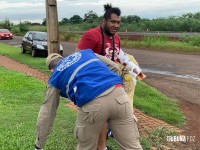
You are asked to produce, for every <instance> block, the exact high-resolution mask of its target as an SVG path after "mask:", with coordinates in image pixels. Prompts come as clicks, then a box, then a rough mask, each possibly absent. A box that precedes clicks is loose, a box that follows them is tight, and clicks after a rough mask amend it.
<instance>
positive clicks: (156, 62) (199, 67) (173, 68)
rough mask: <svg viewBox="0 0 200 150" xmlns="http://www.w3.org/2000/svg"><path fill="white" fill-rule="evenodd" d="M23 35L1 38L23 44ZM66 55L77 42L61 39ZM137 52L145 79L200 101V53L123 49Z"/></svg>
mask: <svg viewBox="0 0 200 150" xmlns="http://www.w3.org/2000/svg"><path fill="white" fill-rule="evenodd" d="M21 39H22V37H19V36H14V39H13V40H1V41H0V42H1V43H6V44H10V45H14V46H17V47H20V45H21ZM61 44H62V45H63V48H64V55H68V54H71V53H73V51H74V49H75V47H76V43H68V42H61ZM124 51H125V52H127V53H130V54H132V55H134V56H135V58H136V59H137V60H138V62H139V64H140V66H141V68H142V69H143V71H144V73H145V74H147V76H148V77H147V78H146V79H145V82H146V83H148V84H149V85H151V86H153V87H155V88H157V89H158V90H159V91H161V92H162V93H164V94H166V95H168V96H170V97H172V98H176V99H179V100H184V101H188V102H190V103H194V104H199V105H200V55H186V54H172V53H165V52H153V51H148V50H136V49H124Z"/></svg>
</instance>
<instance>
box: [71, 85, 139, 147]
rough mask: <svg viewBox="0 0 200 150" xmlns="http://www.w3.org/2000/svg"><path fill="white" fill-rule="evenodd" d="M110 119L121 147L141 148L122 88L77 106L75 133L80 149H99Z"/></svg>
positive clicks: (135, 125) (133, 118) (132, 116)
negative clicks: (98, 143) (105, 126)
mask: <svg viewBox="0 0 200 150" xmlns="http://www.w3.org/2000/svg"><path fill="white" fill-rule="evenodd" d="M105 122H108V123H109V124H110V126H111V128H112V133H113V135H114V137H115V139H116V141H117V144H118V147H119V150H141V149H142V147H141V145H140V143H139V132H138V128H137V123H136V121H135V117H134V115H133V112H132V109H131V106H130V103H129V98H128V96H127V94H126V92H125V91H124V89H123V88H122V87H118V88H113V90H112V91H110V92H108V93H107V95H105V94H104V95H103V96H99V97H98V98H96V99H95V100H93V101H91V102H89V103H87V104H85V105H84V106H82V107H79V108H78V114H77V120H76V126H75V130H74V131H75V132H74V133H75V136H76V138H77V140H78V146H77V150H96V149H97V141H98V138H99V134H100V132H101V129H102V128H103V126H104V123H105Z"/></svg>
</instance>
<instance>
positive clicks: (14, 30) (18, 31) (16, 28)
mask: <svg viewBox="0 0 200 150" xmlns="http://www.w3.org/2000/svg"><path fill="white" fill-rule="evenodd" d="M11 32H12V33H13V34H14V35H21V32H20V30H19V27H17V26H14V27H13V28H12V29H11Z"/></svg>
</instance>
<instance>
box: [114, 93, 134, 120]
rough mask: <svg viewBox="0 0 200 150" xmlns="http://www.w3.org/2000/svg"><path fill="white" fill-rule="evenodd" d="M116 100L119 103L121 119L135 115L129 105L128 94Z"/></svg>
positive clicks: (118, 109) (118, 108)
mask: <svg viewBox="0 0 200 150" xmlns="http://www.w3.org/2000/svg"><path fill="white" fill-rule="evenodd" d="M115 99H116V101H117V113H118V116H119V117H120V118H121V117H128V116H130V115H133V111H132V109H131V106H130V103H129V98H128V96H127V95H126V94H123V95H121V96H118V97H116V98H115Z"/></svg>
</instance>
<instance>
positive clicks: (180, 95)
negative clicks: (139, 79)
mask: <svg viewBox="0 0 200 150" xmlns="http://www.w3.org/2000/svg"><path fill="white" fill-rule="evenodd" d="M148 77H149V78H147V79H146V80H145V82H146V83H147V84H149V85H151V86H153V87H155V88H156V89H158V90H159V91H160V92H162V93H164V94H166V95H167V96H169V97H171V98H174V99H177V100H178V101H179V104H180V109H181V110H182V112H183V113H184V115H185V118H186V123H185V125H184V126H183V127H182V129H183V130H184V132H183V133H182V135H185V136H186V137H187V138H188V141H187V142H186V143H181V144H179V146H178V147H176V148H178V149H180V150H200V118H199V114H200V106H199V105H198V104H194V103H190V102H187V101H185V99H186V97H187V98H192V97H193V96H194V94H195V92H199V90H200V87H198V88H196V85H195V84H188V83H186V82H183V81H180V80H176V81H174V78H170V77H158V76H156V75H150V74H148ZM191 86H193V87H191ZM175 89H178V90H175ZM192 93H194V94H192ZM190 95H191V96H190ZM197 98H199V97H197ZM190 138H191V139H190Z"/></svg>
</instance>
